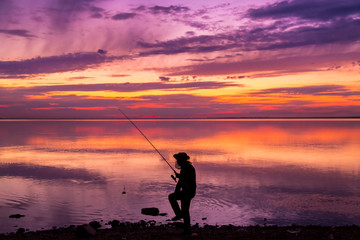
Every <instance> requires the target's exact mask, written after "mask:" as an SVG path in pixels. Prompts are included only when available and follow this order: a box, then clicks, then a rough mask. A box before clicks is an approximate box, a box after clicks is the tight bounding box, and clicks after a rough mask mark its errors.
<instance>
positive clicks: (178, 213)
mask: <svg viewBox="0 0 360 240" xmlns="http://www.w3.org/2000/svg"><path fill="white" fill-rule="evenodd" d="M180 199H181V194H179V193H175V192H174V193H171V194H170V195H169V202H170V204H171V207H172V209H173V210H174V213H175V218H174V220H179V219H181V218H182V213H181V210H180V207H179V204H178V202H177V200H180Z"/></svg>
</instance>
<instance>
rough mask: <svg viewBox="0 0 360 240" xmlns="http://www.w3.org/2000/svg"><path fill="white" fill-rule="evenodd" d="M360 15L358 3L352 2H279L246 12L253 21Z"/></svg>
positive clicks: (294, 0)
mask: <svg viewBox="0 0 360 240" xmlns="http://www.w3.org/2000/svg"><path fill="white" fill-rule="evenodd" d="M359 13H360V2H358V1H353V0H335V1H328V0H293V1H281V2H276V3H273V4H269V5H267V6H264V7H260V8H252V9H249V10H248V15H249V16H250V17H251V18H253V19H261V18H273V19H278V18H287V17H297V18H302V19H315V20H321V21H327V20H331V19H334V18H339V17H340V18H343V17H348V16H350V15H352V14H357V15H358V14H359Z"/></svg>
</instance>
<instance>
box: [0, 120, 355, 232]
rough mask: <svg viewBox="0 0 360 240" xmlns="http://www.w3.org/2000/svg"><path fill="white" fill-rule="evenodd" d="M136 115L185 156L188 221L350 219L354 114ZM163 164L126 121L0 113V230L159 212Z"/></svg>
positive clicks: (158, 141)
mask: <svg viewBox="0 0 360 240" xmlns="http://www.w3.org/2000/svg"><path fill="white" fill-rule="evenodd" d="M135 123H136V124H137V125H138V126H139V128H141V129H142V130H143V132H144V133H145V134H146V135H147V136H148V138H149V139H150V140H151V141H152V142H153V143H154V145H155V146H156V147H157V148H158V149H159V150H160V151H161V152H162V153H163V155H164V156H165V157H166V158H167V159H169V161H170V163H171V164H174V161H173V159H172V154H174V153H177V152H179V151H186V152H187V153H188V154H189V155H190V156H191V161H192V162H193V165H194V166H195V168H196V170H197V180H198V191H197V196H196V197H195V199H194V200H193V202H192V206H191V215H192V223H193V224H195V223H199V224H200V225H201V224H204V223H207V224H219V225H222V224H236V225H254V224H263V223H264V220H263V219H264V218H267V219H268V220H267V222H268V224H278V225H288V224H293V223H294V224H323V225H345V224H357V225H359V224H360V121H359V120H352V121H346V120H333V121H326V120H306V121H304V120H299V121H294V120H292V121H276V120H273V121H270V120H267V121H265V120H262V121H254V120H242V121H236V120H234V121H199V120H198V121H136V122H135ZM170 174H171V170H170V168H169V167H168V166H167V165H166V163H165V162H164V161H163V160H161V158H160V157H159V155H157V153H156V152H155V151H154V150H153V149H152V147H151V146H150V145H149V143H148V142H146V140H145V139H144V138H143V137H142V136H141V135H140V134H139V132H137V130H136V129H135V128H134V127H133V126H132V125H131V124H130V123H129V122H128V121H0V232H9V231H14V230H16V229H17V228H18V227H25V228H29V229H31V230H36V229H41V228H51V227H53V226H57V227H61V226H64V225H70V224H82V223H87V222H89V221H91V220H98V221H100V220H104V222H107V221H109V220H113V219H119V220H122V221H139V220H142V219H144V220H150V219H154V220H156V221H157V222H163V223H166V220H167V219H169V218H171V217H173V213H172V210H171V208H170V205H169V203H168V200H167V196H168V194H169V193H171V192H172V191H173V189H174V187H175V183H174V182H173V181H172V179H171V178H170ZM124 188H125V191H126V194H122V192H123V190H124ZM145 207H157V208H159V209H160V212H163V213H168V216H159V217H147V216H144V215H141V213H140V211H141V208H145ZM11 214H23V215H26V216H25V217H24V218H20V219H10V218H9V215H11ZM203 218H206V220H203Z"/></svg>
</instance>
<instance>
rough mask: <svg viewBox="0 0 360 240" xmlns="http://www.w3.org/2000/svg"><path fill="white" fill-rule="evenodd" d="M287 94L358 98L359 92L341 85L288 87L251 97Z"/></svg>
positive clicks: (272, 89) (254, 93)
mask: <svg viewBox="0 0 360 240" xmlns="http://www.w3.org/2000/svg"><path fill="white" fill-rule="evenodd" d="M274 93H275V94H279V93H280V94H288V95H298V94H306V95H313V96H323V95H327V96H343V97H346V96H359V95H360V91H351V90H349V89H347V88H346V87H345V86H342V85H315V86H304V87H288V88H270V89H264V90H261V91H257V92H252V93H251V95H264V94H274Z"/></svg>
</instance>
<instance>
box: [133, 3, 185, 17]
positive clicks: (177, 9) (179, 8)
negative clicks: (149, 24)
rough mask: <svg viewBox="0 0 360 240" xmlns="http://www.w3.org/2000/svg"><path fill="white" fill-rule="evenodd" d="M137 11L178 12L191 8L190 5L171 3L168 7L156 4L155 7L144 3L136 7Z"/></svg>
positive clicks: (152, 12) (153, 12)
mask: <svg viewBox="0 0 360 240" xmlns="http://www.w3.org/2000/svg"><path fill="white" fill-rule="evenodd" d="M134 10H136V11H149V12H150V13H151V14H154V15H157V14H177V13H184V12H187V11H189V10H190V8H188V7H184V6H178V5H170V6H168V7H164V6H158V5H155V6H153V7H146V6H144V5H142V6H139V7H137V8H136V9H134Z"/></svg>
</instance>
